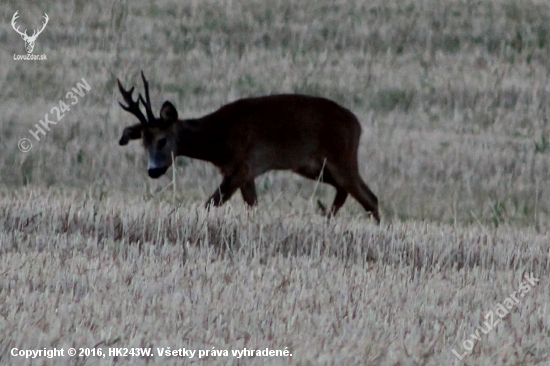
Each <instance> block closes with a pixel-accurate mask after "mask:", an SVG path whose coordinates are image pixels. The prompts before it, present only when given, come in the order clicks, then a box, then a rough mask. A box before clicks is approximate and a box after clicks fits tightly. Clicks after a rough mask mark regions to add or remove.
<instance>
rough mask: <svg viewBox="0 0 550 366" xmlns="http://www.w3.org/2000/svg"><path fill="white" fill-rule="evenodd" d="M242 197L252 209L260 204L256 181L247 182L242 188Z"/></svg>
mask: <svg viewBox="0 0 550 366" xmlns="http://www.w3.org/2000/svg"><path fill="white" fill-rule="evenodd" d="M241 195H242V196H243V200H244V202H246V204H247V205H249V206H250V207H252V206H254V205H255V204H256V203H257V202H258V195H257V194H256V185H255V184H254V179H251V180H249V181H247V182H245V183H244V184H243V185H242V186H241Z"/></svg>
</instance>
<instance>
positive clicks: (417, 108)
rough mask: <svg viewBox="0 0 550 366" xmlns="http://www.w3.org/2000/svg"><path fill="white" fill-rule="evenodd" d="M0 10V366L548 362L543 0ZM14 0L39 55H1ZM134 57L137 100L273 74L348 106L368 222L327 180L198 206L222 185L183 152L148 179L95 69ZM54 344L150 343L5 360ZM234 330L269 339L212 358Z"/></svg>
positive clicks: (207, 94) (546, 17)
mask: <svg viewBox="0 0 550 366" xmlns="http://www.w3.org/2000/svg"><path fill="white" fill-rule="evenodd" d="M6 5H7V6H5V7H3V8H2V11H1V13H2V19H4V21H3V22H2V23H1V26H0V40H1V41H2V45H3V46H4V47H2V49H0V55H1V58H2V63H1V66H0V80H2V88H0V97H1V99H0V100H1V101H2V103H1V104H0V111H1V114H0V115H1V116H2V118H0V128H1V132H2V138H1V139H0V146H1V148H2V153H1V154H0V174H1V175H0V329H1V330H2V331H1V332H0V333H1V334H0V364H2V365H4V364H6V365H9V364H14V365H30V364H32V365H37V364H44V365H54V364H55V365H57V364H69V365H104V364H105V365H109V364H117V365H118V364H128V365H155V364H194V363H196V364H208V365H210V364H212V365H286V364H291V365H452V364H464V365H548V364H550V354H549V351H548V350H549V349H550V337H549V335H548V334H550V320H549V319H550V316H549V315H550V314H549V312H550V309H549V308H548V303H549V302H550V298H549V291H548V289H549V280H550V279H549V276H548V274H549V272H550V262H549V254H550V235H549V233H548V229H549V227H550V225H549V222H550V199H549V196H548V193H549V191H548V187H549V182H550V141H549V140H550V124H549V123H548V116H549V115H550V113H549V112H550V111H549V109H550V108H549V107H550V83H549V82H548V74H549V71H550V66H549V65H550V48H549V47H550V7H549V6H548V4H547V3H546V2H543V1H534V0H532V1H524V2H521V4H518V3H517V2H514V1H509V0H493V1H489V0H487V1H482V2H471V1H450V2H441V1H436V0H409V1H396V0H390V1H381V0H380V1H379V0H374V1H370V2H368V3H364V2H361V1H358V0H345V1H338V2H329V1H317V2H307V3H306V2H294V1H288V0H280V1H270V2H263V1H253V0H246V1H242V2H232V1H221V0H208V1H189V2H177V1H160V2H155V4H150V3H149V2H146V1H141V0H140V1H133V2H130V1H115V2H113V3H109V2H105V1H101V2H96V3H89V4H85V5H83V3H82V2H76V1H75V2H63V3H62V2H54V1H46V2H44V3H42V4H41V5H36V4H35V3H34V2H32V1H8V2H7V3H6ZM16 10H19V14H20V18H19V19H18V24H20V25H21V29H24V28H29V29H32V28H38V27H39V26H40V25H41V23H40V22H41V17H42V15H43V13H44V12H46V13H47V14H48V16H49V23H48V25H47V26H46V28H45V29H44V32H43V33H42V34H40V36H39V37H38V38H37V41H36V45H35V49H34V54H37V55H40V54H46V55H47V61H16V60H14V54H25V49H24V43H23V41H22V39H21V37H20V36H19V35H17V33H15V31H14V30H13V29H12V27H11V24H10V21H11V18H12V16H13V14H14V13H15V11H16ZM30 33H31V32H30V31H29V34H30ZM142 69H143V70H144V72H145V74H146V75H147V77H148V79H149V81H150V84H151V97H152V100H153V104H154V106H155V112H156V113H157V114H158V109H159V108H160V105H161V104H162V102H163V101H164V100H171V101H172V102H173V103H174V104H175V106H176V107H177V108H178V111H179V113H180V115H181V116H183V117H184V118H193V117H198V116H200V115H203V114H206V113H209V112H211V111H213V110H215V109H217V108H218V107H219V106H221V105H223V104H225V103H228V102H230V101H233V100H236V99H238V98H242V97H248V96H259V95H265V94H272V93H281V92H291V93H303V94H313V95H320V96H324V97H327V98H330V99H333V100H335V101H337V102H339V103H341V104H342V105H344V106H345V107H347V108H349V109H350V110H352V111H353V112H354V113H355V114H356V115H357V116H358V118H359V120H360V121H361V123H362V125H363V135H362V139H361V147H360V151H359V155H360V156H359V159H360V170H361V174H362V176H363V178H364V180H365V182H366V183H367V184H368V185H369V186H370V187H371V188H372V190H373V191H374V192H375V193H376V194H377V196H378V198H379V200H380V206H381V216H382V224H381V225H380V226H376V225H375V224H374V223H372V222H371V221H370V220H368V217H367V215H366V213H365V212H364V211H363V210H362V208H361V207H360V206H359V205H358V204H357V203H356V202H355V201H353V200H352V199H351V198H349V199H348V201H347V202H346V204H345V206H344V207H343V209H342V210H341V212H340V213H339V215H338V217H336V218H335V219H333V220H330V221H327V220H326V219H324V218H323V217H322V216H321V215H320V213H319V209H318V203H317V202H318V201H320V202H322V203H324V204H329V203H330V201H331V200H332V197H333V194H334V192H333V189H332V188H331V187H325V186H324V185H323V184H318V183H316V182H314V181H306V180H304V179H302V178H300V177H298V176H295V175H292V174H291V173H288V172H271V173H268V174H266V175H264V176H262V177H260V178H259V179H257V181H256V185H257V188H258V193H259V201H260V202H259V205H258V206H257V207H256V208H254V209H247V208H246V206H245V205H244V203H243V202H242V199H241V197H240V196H239V195H236V196H235V197H234V198H233V199H232V200H231V201H230V202H229V203H228V204H226V205H225V206H223V207H222V208H220V209H217V210H211V211H206V210H204V209H203V208H202V204H203V203H204V201H205V200H206V199H207V197H208V196H209V195H210V194H211V193H212V192H213V191H214V190H215V189H216V187H217V186H218V184H219V183H220V181H221V177H220V175H219V173H218V172H217V171H216V169H215V168H214V167H213V166H211V165H209V164H208V163H204V162H200V161H196V160H191V159H187V158H178V160H177V164H176V166H175V168H173V169H170V170H169V171H168V173H167V175H166V177H163V178H161V179H160V180H157V181H153V180H151V179H149V178H148V177H147V173H146V159H145V157H144V153H143V151H142V148H141V145H140V143H139V142H134V143H131V144H130V145H128V146H126V147H120V146H118V139H119V137H120V133H121V132H122V129H123V128H124V127H125V126H128V125H130V124H133V123H135V122H137V121H136V120H135V119H134V118H133V117H132V116H131V115H129V114H128V113H126V112H124V111H123V110H122V109H121V108H120V107H119V106H118V103H117V102H118V101H119V100H121V98H120V96H119V93H118V90H117V89H116V78H117V77H118V78H120V79H121V80H122V81H123V83H124V85H128V86H131V85H135V86H136V88H137V89H138V90H142V89H141V88H142V85H141V80H140V77H139V72H140V71H141V70H142ZM82 78H84V79H85V80H86V82H87V83H88V84H89V85H90V90H88V91H86V92H85V95H84V96H82V97H79V99H78V102H77V103H76V104H74V105H70V104H69V105H70V110H69V111H66V112H65V116H64V117H63V119H61V120H60V121H59V122H58V123H57V124H55V125H50V126H49V127H50V129H51V130H50V131H46V133H45V135H39V137H40V141H37V140H36V139H35V138H34V136H33V135H32V134H31V133H30V132H29V130H31V131H36V130H37V129H36V126H35V125H36V124H39V120H43V119H44V117H45V115H46V114H48V115H49V118H50V120H57V119H56V118H55V113H54V114H51V113H50V111H51V109H52V107H56V106H57V107H59V101H60V100H63V101H65V102H67V103H69V102H68V101H67V98H66V94H67V92H69V91H70V90H71V88H73V87H75V85H76V83H77V82H81V80H82ZM22 138H28V139H29V141H30V142H31V143H32V149H31V150H30V151H29V152H21V151H20V150H19V148H18V141H19V140H20V139H22ZM525 276H527V279H526V277H525ZM533 278H535V279H537V280H538V281H537V280H535V279H533ZM522 281H523V284H522ZM522 295H523V296H522ZM489 314H493V318H494V319H493V320H492V321H491V319H488V318H487V317H489ZM499 314H500V315H504V314H506V315H505V316H504V317H503V318H502V319H501V317H500V315H499ZM494 323H497V324H494ZM491 324H493V325H494V326H491ZM490 328H493V329H490ZM70 347H74V348H76V349H79V348H94V347H95V348H102V350H103V351H105V352H108V348H109V347H111V348H114V347H119V348H131V347H139V348H142V349H149V348H150V349H151V350H152V356H149V357H147V356H136V357H122V356H112V355H108V354H107V356H106V357H104V358H103V357H93V356H91V355H90V356H79V357H68V356H65V357H59V358H52V359H49V358H46V357H40V358H37V359H25V358H23V357H19V356H13V355H12V352H16V353H17V352H18V351H13V349H18V350H38V349H53V348H57V349H64V350H65V354H66V353H67V350H68V349H69V348H70ZM168 347H169V348H170V350H176V349H180V348H185V349H187V350H197V354H195V356H194V357H193V358H189V357H187V358H184V357H179V356H175V357H168V356H159V355H158V352H159V350H160V349H164V350H167V349H168ZM245 348H246V349H248V350H265V349H266V348H269V349H270V350H287V351H288V352H289V353H290V354H292V356H286V357H282V356H281V357H263V356H254V357H252V356H245V357H241V358H237V357H234V356H232V351H235V350H238V351H242V350H243V349H245ZM199 350H202V351H205V350H208V351H209V356H206V357H201V358H200V359H199V358H198V351H199ZM213 350H216V351H217V352H215V355H213V356H212V353H214V352H212V351H213ZM220 350H221V351H224V350H227V352H228V356H224V355H223V352H219V351H220ZM453 350H454V352H453ZM218 353H222V355H221V356H220V355H218ZM457 355H458V356H459V357H457Z"/></svg>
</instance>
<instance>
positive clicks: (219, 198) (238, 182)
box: [205, 169, 255, 207]
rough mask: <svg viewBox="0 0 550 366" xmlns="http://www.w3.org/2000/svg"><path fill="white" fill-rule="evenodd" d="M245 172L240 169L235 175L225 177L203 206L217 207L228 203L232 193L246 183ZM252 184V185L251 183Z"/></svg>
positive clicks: (245, 170)
mask: <svg viewBox="0 0 550 366" xmlns="http://www.w3.org/2000/svg"><path fill="white" fill-rule="evenodd" d="M247 171H248V170H247V169H240V170H238V171H237V173H234V174H231V175H228V176H225V177H224V178H223V181H222V184H220V186H219V187H218V189H217V190H216V192H214V194H213V195H212V196H210V198H209V199H208V201H206V205H205V206H206V207H209V206H210V205H213V206H215V207H218V206H221V205H223V204H224V203H225V202H227V201H229V199H230V198H231V196H232V195H233V193H235V192H236V191H237V189H239V188H241V186H243V185H245V183H247V179H246V178H247ZM252 184H254V183H253V182H252ZM254 193H255V192H254Z"/></svg>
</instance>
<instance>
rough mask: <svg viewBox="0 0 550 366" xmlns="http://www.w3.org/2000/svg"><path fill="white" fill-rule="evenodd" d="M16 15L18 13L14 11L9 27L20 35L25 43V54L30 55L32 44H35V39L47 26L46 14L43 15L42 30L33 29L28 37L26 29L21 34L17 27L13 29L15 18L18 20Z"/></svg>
mask: <svg viewBox="0 0 550 366" xmlns="http://www.w3.org/2000/svg"><path fill="white" fill-rule="evenodd" d="M17 13H19V10H18V11H16V12H15V14H13V18H11V26H12V27H13V29H15V31H16V32H17V33H19V34H20V35H21V38H23V41H25V49H26V50H27V53H32V50H33V49H34V42H36V38H38V35H39V34H40V33H42V31H43V30H44V28H46V24H48V20H49V18H48V14H46V13H44V22H42V29H40V30H37V29H35V30H34V32H33V34H32V36H29V35H28V34H27V30H26V29H25V32H21V31H20V30H19V26H17V28H15V21H16V20H17V18H19V15H17Z"/></svg>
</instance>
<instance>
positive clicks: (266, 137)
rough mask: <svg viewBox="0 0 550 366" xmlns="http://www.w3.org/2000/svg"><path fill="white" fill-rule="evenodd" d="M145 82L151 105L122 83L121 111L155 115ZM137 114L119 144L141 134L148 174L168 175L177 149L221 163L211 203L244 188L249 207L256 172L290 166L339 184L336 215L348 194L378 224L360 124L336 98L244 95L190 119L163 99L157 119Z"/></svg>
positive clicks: (254, 198)
mask: <svg viewBox="0 0 550 366" xmlns="http://www.w3.org/2000/svg"><path fill="white" fill-rule="evenodd" d="M142 76H143V75H142ZM143 79H144V83H145V85H146V97H147V102H145V101H144V100H143V98H142V97H141V95H140V97H139V100H138V102H133V100H132V99H131V96H130V94H131V92H132V90H133V89H132V90H130V91H129V92H128V91H125V90H124V89H123V88H122V86H121V85H120V82H119V87H120V89H121V93H122V94H123V97H124V99H125V100H126V102H127V103H128V105H129V107H125V106H123V108H124V109H126V110H128V111H130V112H131V113H133V114H136V115H137V113H138V110H139V107H137V110H136V106H137V104H138V103H139V101H142V102H143V104H144V105H145V106H146V110H147V111H148V113H147V114H148V116H149V114H150V115H151V116H152V112H150V110H151V108H150V102H149V97H148V84H147V81H146V80H145V78H143ZM132 103H134V105H132ZM147 104H149V106H147ZM139 113H141V112H139ZM137 116H138V118H139V119H140V121H142V122H141V123H140V124H139V125H134V126H131V127H127V128H126V129H125V131H124V133H123V136H122V138H121V140H120V144H121V145H125V144H126V143H127V142H128V141H129V140H131V139H138V138H143V143H144V147H145V149H146V150H147V151H148V153H149V176H150V177H152V178H158V177H159V176H161V175H162V174H164V173H165V172H166V170H167V169H168V168H169V167H170V165H171V164H172V157H171V155H172V154H174V155H175V156H187V157H191V158H196V159H201V160H205V161H209V162H211V163H213V164H214V165H216V166H217V167H218V169H219V170H220V172H221V173H222V175H223V177H224V178H223V181H222V183H221V185H220V187H219V188H218V189H217V190H216V192H214V194H213V195H212V196H211V197H210V198H209V200H208V202H207V204H213V205H215V206H219V205H221V204H223V203H224V202H226V201H227V200H229V198H230V197H231V196H232V195H233V194H234V193H235V192H236V191H237V190H239V189H240V191H241V194H242V197H243V199H244V201H245V202H246V203H247V204H248V205H251V206H252V205H254V204H256V202H257V195H256V188H255V184H254V178H255V177H257V176H259V175H261V174H263V173H265V172H267V171H270V170H292V171H294V172H295V173H298V174H300V175H302V176H304V177H306V178H310V179H319V178H321V180H322V181H323V182H324V183H328V184H330V185H332V186H334V187H335V188H336V197H335V199H334V202H333V205H332V208H331V211H330V214H331V215H335V214H336V213H337V212H338V210H339V209H340V208H341V207H342V205H343V204H344V202H345V200H346V198H347V196H348V194H351V195H352V196H353V197H354V198H355V199H357V200H358V201H359V203H360V204H361V205H362V206H363V207H364V208H365V210H367V211H368V212H370V213H371V214H372V215H373V216H374V218H375V219H376V220H377V221H378V222H379V221H380V218H379V214H378V200H377V198H376V196H375V195H374V194H373V193H372V191H371V190H370V189H369V188H368V187H367V185H366V184H365V183H364V182H363V180H362V179H361V176H360V175H359V170H358V160H357V150H358V147H359V139H360V136H361V126H360V123H359V121H358V120H357V118H356V117H355V115H354V114H353V113H352V112H350V111H349V110H347V109H345V108H344V107H342V106H340V105H338V104H337V103H335V102H333V101H330V100H328V99H325V98H320V97H311V96H305V95H296V94H280V95H271V96H264V97H258V98H248V99H241V100H238V101H236V102H233V103H230V104H227V105H225V106H223V107H221V108H220V109H218V110H217V111H215V112H213V113H211V114H209V115H206V116H204V117H202V118H198V119H187V120H179V119H178V114H177V111H176V109H175V107H174V106H173V105H172V104H171V103H170V102H165V103H164V105H163V106H162V108H161V112H160V116H161V118H160V119H156V118H155V119H154V121H152V122H151V121H147V124H144V123H143V120H147V119H146V118H145V117H144V116H143V114H141V116H139V115H137ZM152 118H154V117H152ZM149 120H151V118H149Z"/></svg>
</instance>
